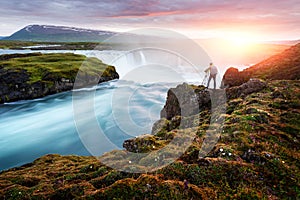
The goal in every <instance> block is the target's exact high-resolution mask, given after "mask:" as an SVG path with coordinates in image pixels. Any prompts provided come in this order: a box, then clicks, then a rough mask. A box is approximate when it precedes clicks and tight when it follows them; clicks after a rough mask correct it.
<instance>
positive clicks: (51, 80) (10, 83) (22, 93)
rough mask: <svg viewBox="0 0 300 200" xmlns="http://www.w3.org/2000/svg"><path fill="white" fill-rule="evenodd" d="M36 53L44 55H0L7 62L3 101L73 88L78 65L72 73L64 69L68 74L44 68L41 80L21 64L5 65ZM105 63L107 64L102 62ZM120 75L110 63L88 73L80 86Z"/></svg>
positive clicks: (0, 82)
mask: <svg viewBox="0 0 300 200" xmlns="http://www.w3.org/2000/svg"><path fill="white" fill-rule="evenodd" d="M35 56H42V54H40V53H34V54H11V55H1V56H0V61H3V63H4V64H2V65H0V88H1V90H0V103H5V102H13V101H18V100H27V99H35V98H40V97H44V96H46V95H50V94H55V93H59V92H63V91H69V90H72V89H73V87H74V83H75V78H76V75H77V71H78V70H76V68H74V69H70V71H69V72H65V71H64V74H67V75H66V76H65V75H64V74H60V73H57V72H56V71H54V70H53V71H48V72H46V73H45V72H44V71H43V70H41V72H38V73H40V74H41V75H40V76H41V78H40V80H37V81H32V76H33V75H32V74H31V73H30V72H29V71H27V69H25V68H22V66H18V64H16V66H14V67H10V68H7V67H5V61H11V59H14V58H28V57H31V58H32V57H35ZM74 56H75V55H74ZM75 57H76V56H75ZM77 59H78V58H77ZM45 62H46V61H45ZM16 63H17V62H16ZM102 65H104V64H103V63H102ZM35 76H36V75H35ZM78 78H79V79H80V78H81V77H79V76H78ZM118 78H119V75H118V73H117V72H116V71H115V68H114V67H112V66H107V68H106V69H105V71H103V72H102V73H101V74H98V75H97V74H96V75H93V76H91V75H86V77H85V80H84V81H81V82H82V83H83V84H81V85H80V87H85V86H88V85H89V84H90V83H97V82H98V83H101V82H105V81H109V80H113V79H118ZM77 88H78V87H77Z"/></svg>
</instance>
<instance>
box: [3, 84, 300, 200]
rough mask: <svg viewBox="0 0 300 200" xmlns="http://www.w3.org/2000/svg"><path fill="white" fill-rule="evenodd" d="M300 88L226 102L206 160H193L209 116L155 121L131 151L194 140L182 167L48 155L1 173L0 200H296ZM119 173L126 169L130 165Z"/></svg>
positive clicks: (299, 192)
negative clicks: (135, 167)
mask: <svg viewBox="0 0 300 200" xmlns="http://www.w3.org/2000/svg"><path fill="white" fill-rule="evenodd" d="M299 86H300V81H271V82H267V87H265V88H264V89H263V90H261V91H259V92H254V93H252V94H249V95H247V96H241V97H238V98H233V99H229V100H228V101H227V103H226V104H227V109H226V114H225V123H224V126H223V131H222V133H221V136H220V138H219V140H218V142H217V144H216V145H215V147H214V148H213V149H212V150H211V151H210V153H209V154H208V155H207V156H206V157H204V158H199V157H198V152H199V150H200V148H201V145H202V143H203V140H204V139H205V137H206V134H207V132H206V130H207V129H208V127H209V121H210V117H211V114H210V111H209V110H203V111H202V112H200V113H199V114H196V115H195V116H194V117H195V119H196V118H197V119H200V120H197V123H195V124H193V125H192V127H191V128H189V129H182V128H180V126H178V120H180V118H181V117H180V116H178V117H177V118H173V119H171V120H166V119H164V120H162V121H160V124H161V125H160V129H158V130H155V135H152V136H151V135H148V136H147V135H146V136H143V137H139V138H137V139H132V140H131V144H132V145H133V146H132V149H130V151H132V152H135V151H136V150H140V151H142V152H151V151H156V150H157V149H160V148H162V147H163V146H164V145H166V144H170V143H169V142H170V141H171V140H172V139H173V138H174V136H176V135H181V134H185V133H189V134H191V133H194V135H195V139H194V140H193V142H192V145H191V146H190V147H189V148H188V150H187V151H186V152H185V153H184V154H183V155H182V156H181V157H180V158H179V159H177V160H176V161H175V162H174V163H172V164H170V165H167V166H165V167H163V168H161V169H158V170H156V171H154V172H151V173H150V172H149V173H141V174H140V173H129V172H120V171H117V170H114V169H112V168H109V167H107V166H105V165H104V164H102V163H100V162H99V161H98V160H96V158H93V157H84V156H59V155H46V156H44V157H42V158H39V159H37V160H36V161H34V162H33V163H30V164H27V165H25V166H22V167H19V168H14V169H11V170H8V171H4V172H2V173H1V174H0V196H2V197H4V198H5V199H58V198H64V199H81V198H84V199H94V198H98V199H215V198H216V199H297V198H300V182H299V180H300V171H299V168H300V165H299V162H298V160H299V159H300V154H299V150H300V149H299V147H300V142H299V140H300V137H299V132H300V126H299V124H300V123H299V119H300V112H299V110H300V101H299V99H300V98H299V97H300V90H299V88H300V87H299ZM194 89H195V86H194ZM196 89H197V88H196ZM202 89H203V88H202V87H200V88H199V90H202ZM190 117H191V116H190ZM154 145H155V148H153V146H154ZM171 145H173V144H171ZM174 149H176V148H175V146H174ZM122 152H124V153H125V152H126V151H113V152H109V153H107V154H105V155H104V156H103V159H109V160H110V161H111V162H120V159H119V158H120V157H119V156H120V155H122ZM170 153H175V152H174V151H171V152H170ZM133 159H134V158H133ZM164 159H167V157H166V158H164ZM139 162H141V164H143V162H147V161H145V160H140V161H139ZM155 162H158V161H157V160H156V161H155V160H154V159H153V160H152V161H148V164H147V165H149V166H151V165H153V166H154V165H155ZM123 165H124V167H125V168H126V167H131V165H132V163H130V162H127V163H123ZM185 179H186V180H188V182H189V184H188V186H189V188H188V189H185V188H184V180H185Z"/></svg>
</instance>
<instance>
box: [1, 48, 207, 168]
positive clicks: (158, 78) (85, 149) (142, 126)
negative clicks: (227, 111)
mask: <svg viewBox="0 0 300 200" xmlns="http://www.w3.org/2000/svg"><path fill="white" fill-rule="evenodd" d="M29 52H32V51H30V50H1V49H0V54H7V53H29ZM41 52H43V53H51V52H61V53H63V52H74V53H79V54H84V55H88V56H96V57H98V58H99V59H101V60H103V62H105V63H109V64H112V65H114V66H115V67H116V69H117V72H118V73H119V74H120V80H114V81H110V82H106V83H103V84H100V85H97V86H95V87H93V88H85V89H82V90H78V91H75V92H72V91H70V92H64V93H60V94H55V95H51V96H47V97H45V98H41V99H35V100H29V101H19V102H14V103H8V104H3V105H0V170H3V169H8V168H11V167H15V166H20V165H22V164H25V163H28V162H32V161H33V160H35V159H36V158H38V157H40V156H42V155H45V154H50V153H51V154H53V153H58V154H62V155H68V154H75V155H91V154H90V150H91V149H92V152H93V155H95V152H96V154H97V155H101V154H102V153H104V152H107V151H110V150H112V149H122V143H123V141H124V140H125V139H128V138H132V137H135V136H138V135H141V134H145V133H151V128H152V125H153V123H154V122H155V121H156V120H158V119H159V115H160V111H161V109H162V108H163V105H164V104H165V100H166V95H167V91H168V89H169V88H170V87H174V86H176V85H177V84H178V82H181V83H182V82H185V81H186V80H188V79H189V80H198V81H199V80H200V81H201V77H198V73H195V72H194V71H193V68H191V67H187V66H184V67H183V66H179V67H177V68H175V67H174V68H172V67H170V66H176V63H178V59H177V58H176V57H174V55H169V54H166V53H164V52H158V53H156V54H154V53H153V52H152V50H150V51H143V52H141V51H137V52H131V53H130V54H125V55H124V54H123V53H124V52H120V51H41ZM122 54H123V56H122ZM164 54H166V55H164ZM162 55H164V56H162ZM161 57H162V58H166V59H161ZM116 58H117V59H116ZM150 59H152V60H150ZM163 61H164V62H163ZM155 62H157V63H164V65H157V64H153V63H155ZM174 62H175V64H174ZM147 63H148V65H147ZM149 63H150V64H149ZM185 72H186V73H185ZM185 75H186V76H185ZM191 75H192V76H191ZM189 76H190V77H189ZM186 77H189V78H186ZM164 82H169V83H168V84H167V83H164ZM86 98H92V99H91V101H82V102H79V103H78V101H76V104H75V106H74V101H73V100H74V99H75V100H78V99H79V100H82V99H83V100H84V99H86ZM87 102H88V104H87ZM90 103H92V104H93V106H92V110H91V111H90V112H88V111H87V110H88V109H90V108H91V106H90ZM85 108H86V110H85ZM78 109H79V110H80V112H77V111H78ZM75 111H76V116H74V113H75ZM78 113H79V114H78ZM95 121H96V123H95ZM76 125H77V126H76ZM78 125H80V126H78ZM99 130H100V131H99ZM99 134H102V135H99ZM85 139H87V140H90V141H92V142H86V141H87V140H85ZM107 141H110V142H109V144H110V145H108V142H107ZM111 144H113V145H111ZM85 145H87V146H85ZM93 150H95V151H93Z"/></svg>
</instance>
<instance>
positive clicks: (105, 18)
mask: <svg viewBox="0 0 300 200" xmlns="http://www.w3.org/2000/svg"><path fill="white" fill-rule="evenodd" d="M299 10H300V2H299V1H298V0H288V1H273V0H272V1H271V0H260V1H258V0H254V1H240V0H210V1H201V0H189V1H182V0H147V1H141V0H101V1H98V0H51V1H43V0H31V1H19V0H10V1H3V2H1V7H0V19H1V21H3V20H4V22H6V23H5V24H11V25H10V26H8V25H7V26H6V29H7V30H4V29H3V28H2V26H0V29H1V32H0V34H2V32H5V31H6V32H7V31H12V30H9V29H13V28H14V27H15V28H19V24H23V25H26V24H32V23H43V24H59V25H73V26H82V27H90V28H93V27H100V28H103V27H108V28H116V29H117V28H119V29H122V28H126V27H127V28H129V27H132V28H135V27H145V26H156V27H168V28H175V29H176V28H180V29H185V28H187V29H199V30H201V29H211V30H224V29H226V27H227V29H234V27H236V29H239V28H242V29H245V30H246V29H248V30H251V29H253V28H255V29H256V30H262V31H261V32H263V31H265V30H267V29H268V28H271V29H272V30H280V29H282V30H283V29H290V30H293V31H298V30H299V28H296V27H300V26H299V25H300V18H299V16H298V13H299ZM197 26H198V27H197ZM9 27H10V28H9ZM298 32H299V31H298Z"/></svg>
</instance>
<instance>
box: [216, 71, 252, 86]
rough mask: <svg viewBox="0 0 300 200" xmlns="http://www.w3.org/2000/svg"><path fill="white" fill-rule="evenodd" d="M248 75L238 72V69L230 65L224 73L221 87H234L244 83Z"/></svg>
mask: <svg viewBox="0 0 300 200" xmlns="http://www.w3.org/2000/svg"><path fill="white" fill-rule="evenodd" d="M249 79H250V77H249V76H248V75H247V74H246V73H242V72H239V70H238V69H236V68H233V67H230V68H229V69H228V70H227V71H226V72H225V74H224V76H223V80H222V88H227V87H234V86H239V85H242V84H243V83H246V82H247V81H248V80H249Z"/></svg>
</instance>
